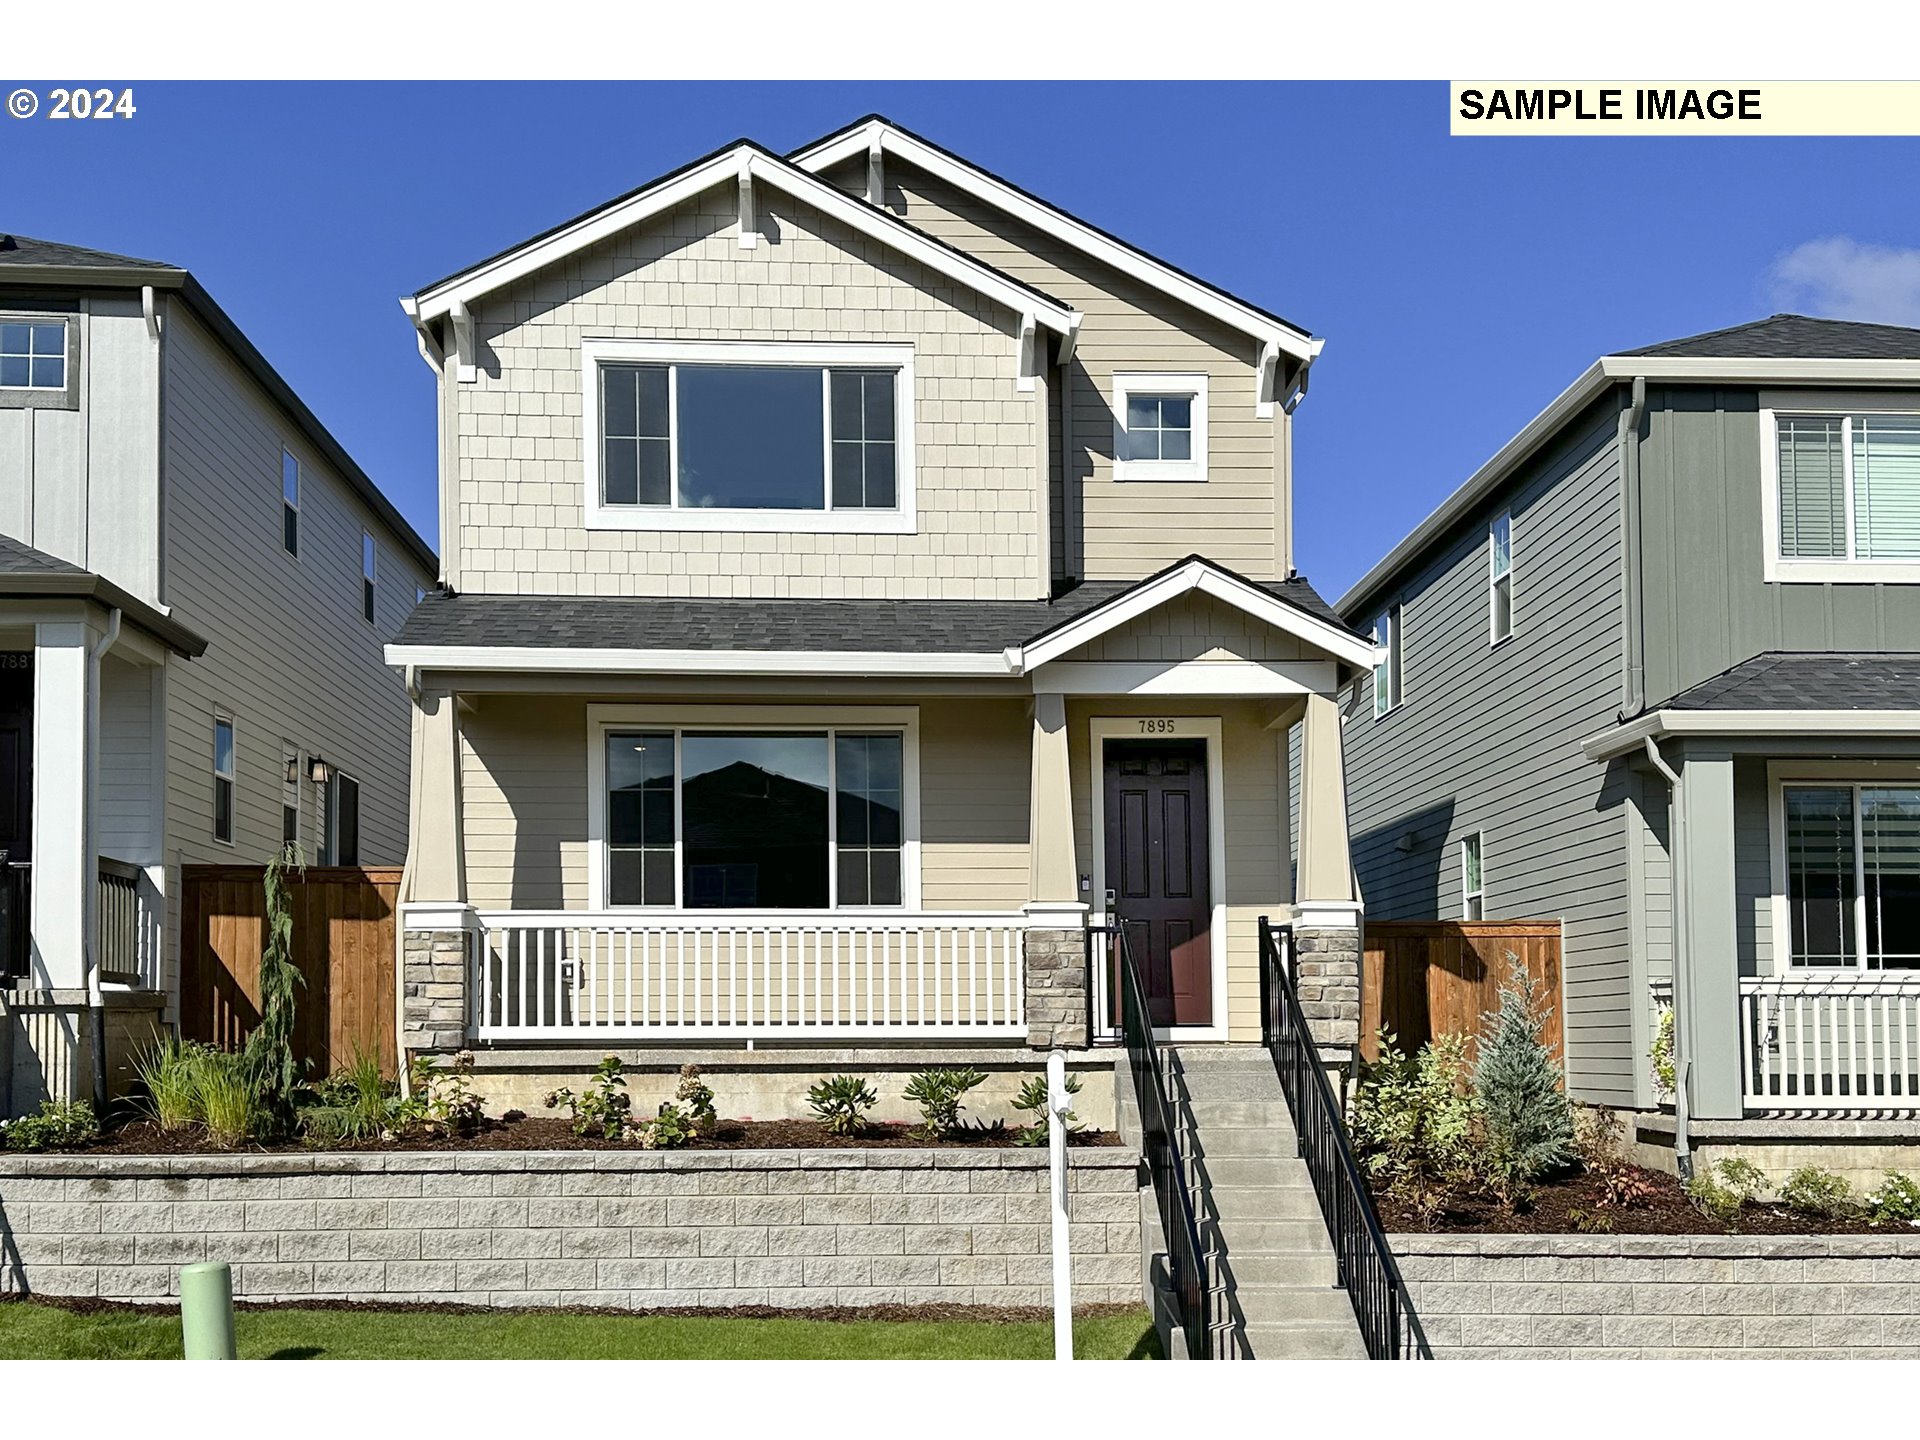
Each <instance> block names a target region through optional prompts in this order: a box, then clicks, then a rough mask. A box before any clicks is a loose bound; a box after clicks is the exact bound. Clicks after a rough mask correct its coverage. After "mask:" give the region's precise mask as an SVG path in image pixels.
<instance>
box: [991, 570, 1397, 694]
mask: <svg viewBox="0 0 1920 1440" xmlns="http://www.w3.org/2000/svg"><path fill="white" fill-rule="evenodd" d="M1189 590H1198V591H1200V592H1201V593H1202V594H1203V595H1210V596H1212V597H1213V598H1214V599H1216V600H1219V601H1222V602H1223V603H1225V604H1228V605H1231V606H1233V607H1234V608H1235V609H1237V610H1243V611H1245V612H1246V613H1247V614H1249V615H1252V616H1254V617H1255V618H1256V619H1259V620H1264V621H1265V622H1266V623H1267V624H1269V625H1271V626H1273V627H1274V628H1275V629H1276V630H1281V631H1284V632H1286V633H1287V634H1289V635H1293V636H1295V637H1297V638H1299V639H1301V640H1304V641H1305V642H1306V643H1307V644H1309V645H1312V646H1313V647H1315V648H1316V649H1319V650H1323V651H1325V652H1326V653H1327V654H1329V655H1331V656H1332V657H1333V658H1334V659H1336V660H1344V661H1345V662H1346V663H1347V664H1349V665H1355V666H1370V665H1371V664H1372V663H1373V644H1372V642H1371V641H1368V640H1363V639H1362V638H1361V637H1359V636H1358V635H1354V634H1351V633H1349V632H1348V631H1345V630H1342V629H1340V628H1339V627H1337V626H1334V625H1329V624H1328V623H1327V622H1326V621H1324V620H1320V619H1316V618H1315V617H1314V616H1312V615H1309V614H1307V613H1306V612H1305V611H1303V610H1300V609H1298V608H1297V607H1295V606H1292V605H1289V604H1288V603H1287V602H1286V601H1284V600H1281V599H1279V598H1278V597H1276V596H1273V595H1270V594H1268V593H1267V592H1266V591H1264V590H1262V589H1260V588H1258V587H1257V586H1254V585H1249V584H1247V583H1246V582H1245V581H1243V580H1237V579H1235V578H1234V577H1233V576H1231V575H1225V574H1222V573H1221V572H1220V571H1218V570H1216V569H1214V568H1213V567H1212V566H1210V565H1206V564H1204V563H1202V562H1201V561H1198V560H1189V561H1188V562H1187V563H1186V564H1185V565H1182V566H1181V567H1180V568H1179V569H1177V570H1170V571H1168V572H1167V573H1166V574H1165V575H1162V576H1161V577H1160V578H1159V579H1157V580H1154V581H1151V582H1150V583H1148V584H1145V585H1142V586H1140V587H1138V588H1137V589H1134V590H1129V591H1127V592H1126V593H1125V594H1123V595H1120V596H1117V597H1116V598H1115V599H1113V600H1111V601H1109V602H1108V603H1107V604H1105V605H1102V606H1100V607H1098V608H1097V609H1094V610H1089V611H1088V612H1087V613H1086V614H1084V615H1081V616H1078V617H1076V618H1075V619H1073V620H1070V621H1069V622H1067V623H1066V624H1065V625H1062V626H1061V627H1060V628H1059V629H1058V630H1055V631H1053V632H1052V633H1051V634H1048V635H1045V636H1042V637H1041V638H1040V639H1039V640H1036V641H1034V642H1033V643H1032V644H1031V645H1027V646H1023V647H1022V649H1021V652H1020V653H1021V666H1022V668H1023V669H1025V670H1027V671H1032V670H1034V669H1035V668H1037V667H1038V666H1041V665H1045V664H1046V663H1047V662H1048V661H1050V660H1057V659H1059V658H1060V657H1061V656H1062V655H1066V654H1069V653H1070V652H1072V651H1073V650H1076V649H1078V648H1079V647H1080V646H1082V645H1084V644H1086V643H1087V642H1088V641H1089V640H1093V639H1096V638H1098V637H1099V636H1101V635H1104V634H1106V633H1107V632H1108V631H1109V630H1113V629H1117V628H1118V627H1119V626H1122V625H1125V624H1126V623H1127V622H1128V621H1130V620H1135V619H1138V618H1139V617H1140V616H1142V615H1144V614H1146V613H1147V612H1148V611H1150V610H1153V609H1156V608H1158V607H1159V606H1161V605H1164V604H1166V603H1167V602H1168V601H1169V600H1174V599H1177V598H1179V597H1180V596H1181V595H1184V594H1186V593H1187V592H1188V591H1189Z"/></svg>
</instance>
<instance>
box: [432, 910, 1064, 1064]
mask: <svg viewBox="0 0 1920 1440" xmlns="http://www.w3.org/2000/svg"><path fill="white" fill-rule="evenodd" d="M1025 927H1026V917H1025V916H1023V915H1020V914H1017V913H1016V914H951V913H946V914H940V913H923V914H888V915H874V916H871V917H867V916H862V917H858V918H851V917H843V916H833V917H826V916H822V915H819V914H812V913H795V914H782V915H772V914H761V915H752V916H727V917H722V916H710V915H688V914H676V915H673V916H658V917H656V916H647V915H641V914H633V913H624V912H618V913H610V912H581V911H543V912H533V911H482V912H480V914H479V916H478V918H477V925H476V928H474V929H473V930H471V931H469V939H468V966H469V982H470V983H469V985H468V996H469V1006H470V1011H471V1016H472V1030H473V1034H474V1038H475V1039H477V1040H482V1041H487V1040H540V1039H545V1040H569V1039H571V1040H584V1039H608V1040H614V1039H629V1040H646V1039H675V1040H695V1039H730V1040H747V1039H754V1038H782V1039H819V1038H828V1037H833V1038H844V1039H862V1038H884V1037H895V1038H905V1037H907V1036H912V1037H915V1038H932V1039H1016V1038H1024V1037H1025V1035H1026V1033H1027V1032H1026V998H1025V988H1024V963H1023V943H1022V942H1023V938H1024V930H1025Z"/></svg>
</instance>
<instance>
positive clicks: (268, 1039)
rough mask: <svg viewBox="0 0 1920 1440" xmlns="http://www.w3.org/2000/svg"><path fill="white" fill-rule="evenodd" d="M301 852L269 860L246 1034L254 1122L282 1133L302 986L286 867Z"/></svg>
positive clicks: (294, 1076)
mask: <svg viewBox="0 0 1920 1440" xmlns="http://www.w3.org/2000/svg"><path fill="white" fill-rule="evenodd" d="M299 864H300V852H299V850H298V849H297V848H296V847H294V846H292V845H289V846H287V848H286V849H285V850H283V851H282V852H281V853H280V854H278V855H276V856H275V857H274V858H273V859H272V860H271V861H269V862H268V864H267V873H266V878H265V880H264V881H263V882H262V885H263V887H264V890H265V895H266V918H265V921H264V928H265V931H266V938H265V943H264V944H263V945H262V946H261V947H260V1023H259V1024H258V1025H256V1026H254V1027H253V1033H252V1034H251V1035H249V1036H247V1044H246V1049H245V1050H244V1051H243V1054H244V1055H245V1058H246V1066H245V1070H246V1081H247V1085H248V1087H249V1088H250V1089H251V1090H252V1092H253V1100H254V1111H255V1114H254V1122H255V1124H256V1125H257V1126H258V1127H259V1128H260V1129H262V1130H265V1131H270V1132H271V1133H273V1134H275V1135H284V1134H287V1133H288V1132H290V1131H291V1130H292V1129H293V1125H294V1094H295V1091H297V1090H298V1089H299V1088H300V1071H301V1065H300V1062H299V1061H298V1060H297V1059H295V1058H294V1053H293V992H294V987H295V986H297V985H302V984H305V983H306V982H305V980H304V979H303V978H302V977H301V974H300V971H299V969H298V968H297V967H296V966H295V965H294V963H293V909H292V906H291V905H290V903H289V900H288V895H287V867H288V866H289V865H292V866H294V867H296V868H298V866H299Z"/></svg>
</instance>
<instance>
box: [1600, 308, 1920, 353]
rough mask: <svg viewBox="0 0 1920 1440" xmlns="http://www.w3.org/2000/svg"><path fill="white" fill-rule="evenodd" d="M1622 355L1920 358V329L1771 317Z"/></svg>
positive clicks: (1791, 316) (1801, 317)
mask: <svg viewBox="0 0 1920 1440" xmlns="http://www.w3.org/2000/svg"><path fill="white" fill-rule="evenodd" d="M1620 353H1621V354H1623V355H1664V356H1670V357H1673V358H1675V359H1700V360H1920V330H1909V329H1907V328H1906V327H1905V326H1901V325H1870V324H1868V323H1866V322H1865V321H1862V320H1821V319H1816V318H1815V317H1813V316H1811V315H1770V316H1768V317H1767V318H1766V319H1765V320H1754V321H1752V322H1750V323H1748V324H1745V325H1734V326H1732V327H1730V328H1728V329H1725V330H1708V331H1706V332H1705V333H1704V334H1700V335H1687V336H1683V337H1681V338H1680V339H1678V340H1663V341H1661V342H1660V343H1659V344H1658V345H1647V346H1643V347H1642V348H1640V349H1638V350H1623V351H1621V352H1620Z"/></svg>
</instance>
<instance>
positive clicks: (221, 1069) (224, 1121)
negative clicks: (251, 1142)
mask: <svg viewBox="0 0 1920 1440" xmlns="http://www.w3.org/2000/svg"><path fill="white" fill-rule="evenodd" d="M194 1074H195V1076H196V1085H195V1091H196V1093H197V1095H198V1097H199V1098H198V1107H199V1111H200V1123H201V1124H202V1125H204V1126H206V1127H207V1139H208V1140H210V1141H212V1142H213V1143H214V1144H215V1145H218V1146H220V1147H221V1148H223V1149H229V1150H230V1149H232V1148H233V1147H234V1146H235V1145H238V1144H240V1143H241V1142H242V1141H244V1140H246V1139H248V1138H250V1137H251V1136H253V1135H255V1134H257V1133H259V1131H260V1129H261V1115H260V1109H259V1106H258V1105H257V1104H256V1102H255V1098H254V1089H253V1085H252V1083H251V1079H250V1076H249V1075H248V1070H247V1059H246V1056H245V1055H244V1054H236V1053H234V1052H233V1051H230V1050H207V1051H205V1052H204V1053H203V1054H202V1055H201V1056H200V1061H199V1064H198V1065H196V1066H195V1067H194Z"/></svg>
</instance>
